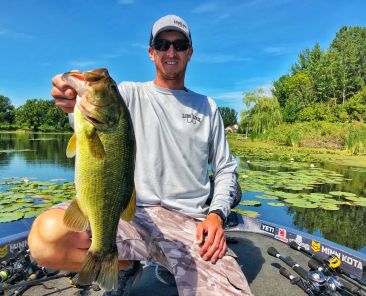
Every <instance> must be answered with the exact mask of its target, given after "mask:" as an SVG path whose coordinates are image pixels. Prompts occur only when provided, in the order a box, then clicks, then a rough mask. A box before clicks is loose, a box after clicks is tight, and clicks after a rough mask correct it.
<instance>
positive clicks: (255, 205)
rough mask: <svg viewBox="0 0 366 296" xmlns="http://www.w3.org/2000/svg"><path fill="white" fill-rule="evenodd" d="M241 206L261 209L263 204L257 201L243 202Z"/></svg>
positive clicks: (247, 200)
mask: <svg viewBox="0 0 366 296" xmlns="http://www.w3.org/2000/svg"><path fill="white" fill-rule="evenodd" d="M239 204H241V205H242V206H254V207H259V206H260V205H261V204H262V203H261V202H260V201H257V200H249V199H246V200H243V201H241V202H240V203H239Z"/></svg>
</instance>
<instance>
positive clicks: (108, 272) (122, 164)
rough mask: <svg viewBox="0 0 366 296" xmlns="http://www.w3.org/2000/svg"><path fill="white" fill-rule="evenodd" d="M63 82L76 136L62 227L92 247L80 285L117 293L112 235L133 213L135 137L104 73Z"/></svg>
mask: <svg viewBox="0 0 366 296" xmlns="http://www.w3.org/2000/svg"><path fill="white" fill-rule="evenodd" d="M62 79H63V80H64V81H66V82H67V83H68V84H69V85H71V86H72V87H73V88H74V89H75V90H76V92H77V93H78V96H77V101H76V106H75V110H74V125H75V127H74V129H75V133H74V135H73V136H72V137H71V139H70V141H69V144H68V147H67V151H66V154H67V156H68V157H73V156H75V155H76V159H75V187H76V199H75V200H73V202H72V203H71V205H70V206H69V207H68V208H67V210H66V212H65V215H64V223H65V225H66V226H67V227H68V228H70V229H72V230H74V231H85V230H87V228H88V225H89V224H90V228H91V233H92V243H91V246H90V248H89V250H88V253H87V256H86V258H85V260H84V262H83V264H82V267H81V271H80V274H79V279H78V283H79V284H82V285H84V284H90V283H92V282H93V281H97V282H98V283H99V284H100V286H102V287H103V288H104V289H105V290H107V291H110V290H116V289H117V288H118V254H117V246H116V233H117V226H118V221H119V219H120V218H122V219H124V220H131V219H132V218H133V216H134V213H135V208H136V198H135V191H134V166H135V138H134V133H133V127H132V123H131V120H130V116H129V112H128V109H127V107H126V105H125V103H124V101H123V100H122V98H121V95H120V93H119V91H118V88H117V86H116V83H115V82H114V81H113V79H112V78H111V77H110V76H109V74H108V71H107V70H106V69H96V70H92V71H86V72H83V73H79V72H68V73H65V74H63V76H62Z"/></svg>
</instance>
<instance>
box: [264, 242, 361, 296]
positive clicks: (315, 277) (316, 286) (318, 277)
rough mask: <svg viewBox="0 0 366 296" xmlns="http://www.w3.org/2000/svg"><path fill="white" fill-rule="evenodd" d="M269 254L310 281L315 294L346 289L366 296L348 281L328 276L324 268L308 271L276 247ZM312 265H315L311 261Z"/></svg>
mask: <svg viewBox="0 0 366 296" xmlns="http://www.w3.org/2000/svg"><path fill="white" fill-rule="evenodd" d="M267 252H268V254H269V255H271V256H273V257H276V258H278V259H280V260H282V261H283V262H285V263H286V264H287V265H288V266H290V267H291V268H292V269H293V270H294V271H295V272H296V273H297V274H298V275H300V277H301V278H302V279H304V280H306V281H307V282H308V283H309V287H310V289H311V291H312V292H313V293H314V294H315V295H340V294H339V293H338V291H345V292H347V293H350V294H351V295H356V296H366V293H365V292H364V291H363V290H361V289H359V288H358V287H356V286H355V285H354V284H351V283H349V282H347V281H344V280H342V279H340V278H339V277H336V276H327V275H325V274H324V272H323V269H319V268H316V269H313V270H310V271H306V270H305V269H304V268H303V267H301V266H300V265H299V264H298V263H296V262H295V261H294V260H293V259H292V258H291V257H289V256H288V257H283V256H282V255H281V254H280V253H279V252H278V251H277V250H276V249H275V248H273V247H270V248H268V250H267ZM311 266H312V267H314V265H313V264H312V263H311Z"/></svg>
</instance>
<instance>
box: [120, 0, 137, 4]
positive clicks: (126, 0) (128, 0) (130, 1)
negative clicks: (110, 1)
mask: <svg viewBox="0 0 366 296" xmlns="http://www.w3.org/2000/svg"><path fill="white" fill-rule="evenodd" d="M117 2H118V3H119V4H122V5H130V4H133V3H134V2H135V0H118V1H117Z"/></svg>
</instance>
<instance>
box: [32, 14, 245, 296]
mask: <svg viewBox="0 0 366 296" xmlns="http://www.w3.org/2000/svg"><path fill="white" fill-rule="evenodd" d="M148 52H149V55H150V59H151V60H152V62H154V64H155V67H156V77H155V80H154V81H150V82H145V83H134V82H124V83H121V84H120V85H119V90H120V92H121V95H122V98H123V99H124V101H125V103H126V105H127V107H128V109H129V111H130V114H131V118H132V122H133V126H134V131H135V138H136V146H137V152H136V165H135V187H136V195H137V205H138V209H137V213H136V217H135V218H134V219H133V221H132V222H131V223H127V222H125V221H122V220H121V221H120V224H119V226H118V232H117V239H116V241H117V246H118V254H119V260H120V269H124V270H126V271H125V272H120V277H121V279H123V280H121V283H120V288H119V291H118V293H119V294H116V293H115V294H116V295H123V293H126V294H124V295H127V293H128V291H126V287H125V286H126V283H125V282H126V281H127V282H128V281H129V280H130V279H131V278H133V276H134V275H136V273H137V271H138V269H139V263H138V262H139V261H140V260H147V259H148V260H153V261H154V262H156V263H158V264H160V265H162V266H165V267H166V268H167V269H168V270H169V271H170V272H171V273H172V274H173V275H174V277H175V281H176V284H177V288H178V291H179V294H180V295H203V294H204V295H251V292H250V290H249V287H248V284H247V281H246V279H245V277H244V275H243V274H242V272H241V270H240V267H239V266H238V264H237V262H236V260H235V255H234V254H233V253H232V251H230V250H228V249H227V246H226V240H225V235H224V231H223V223H224V222H225V219H226V217H227V216H228V214H229V212H230V205H231V203H232V202H233V200H234V198H235V192H236V162H235V159H234V158H233V157H232V155H231V154H230V151H229V147H228V144H227V142H226V138H225V131H224V126H223V123H222V119H221V116H220V113H219V110H218V108H217V105H216V104H215V103H214V102H213V100H212V99H210V98H208V97H206V96H203V95H200V94H197V93H195V92H193V91H191V90H189V89H187V88H186V87H185V83H184V79H185V72H186V68H187V64H188V62H189V60H190V58H191V57H192V54H193V48H192V39H191V33H190V30H189V27H188V24H187V23H186V22H185V21H184V20H183V19H181V18H180V17H178V16H175V15H168V16H165V17H162V18H160V19H159V20H158V21H156V22H155V24H154V25H153V27H152V30H151V37H150V44H149V49H148ZM52 82H53V85H54V87H53V88H52V90H51V94H52V95H53V97H54V98H55V100H56V105H57V106H59V107H60V108H62V109H63V110H64V111H65V112H72V111H73V108H74V105H75V96H76V92H75V90H74V89H72V88H70V86H69V85H67V84H66V83H65V82H64V81H63V80H62V79H61V75H57V76H55V77H54V78H53V80H52ZM209 165H211V169H212V171H213V173H214V180H215V191H214V195H213V198H212V201H211V204H210V205H209V206H208V205H207V204H206V201H207V199H208V197H209V193H210V181H209V176H208V170H209ZM66 207H67V205H65V204H61V205H60V206H59V208H56V209H55V208H54V209H51V210H48V211H46V212H45V213H43V214H42V215H40V216H39V217H38V218H37V219H36V220H35V222H34V224H33V227H32V230H31V233H30V235H29V246H30V250H31V254H32V256H33V257H34V258H35V259H36V260H38V261H39V262H40V263H41V264H43V265H45V266H49V267H53V268H58V269H64V270H74V271H78V270H79V269H80V266H81V263H82V261H83V260H84V258H85V255H86V252H87V249H88V248H89V246H90V238H89V234H88V233H84V232H82V233H75V232H72V231H69V230H68V229H67V228H66V227H65V226H64V225H63V223H62V218H63V214H64V209H65V208H66ZM122 282H123V283H122ZM115 294H113V292H112V293H109V294H106V295H115Z"/></svg>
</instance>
